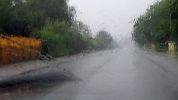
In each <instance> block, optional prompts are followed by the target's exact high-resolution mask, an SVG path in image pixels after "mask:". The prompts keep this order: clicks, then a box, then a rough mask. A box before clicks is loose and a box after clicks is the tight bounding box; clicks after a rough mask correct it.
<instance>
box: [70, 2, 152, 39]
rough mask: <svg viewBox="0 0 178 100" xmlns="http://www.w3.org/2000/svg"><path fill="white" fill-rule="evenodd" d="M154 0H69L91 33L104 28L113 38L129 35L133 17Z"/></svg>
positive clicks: (143, 10)
mask: <svg viewBox="0 0 178 100" xmlns="http://www.w3.org/2000/svg"><path fill="white" fill-rule="evenodd" d="M155 1H156V0H70V4H71V5H73V6H75V7H76V9H77V11H78V19H79V20H81V21H83V22H84V23H85V24H87V25H89V26H90V28H91V30H92V31H93V33H95V32H97V31H98V30H101V29H105V30H107V31H109V32H110V33H111V34H112V35H113V36H114V37H115V38H116V37H128V36H131V31H132V29H133V24H132V23H129V22H130V21H132V20H133V19H134V18H137V17H138V16H139V15H141V14H143V13H144V12H145V11H146V9H147V8H148V7H149V5H151V4H153V3H154V2H155Z"/></svg>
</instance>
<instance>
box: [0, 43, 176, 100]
mask: <svg viewBox="0 0 178 100" xmlns="http://www.w3.org/2000/svg"><path fill="white" fill-rule="evenodd" d="M0 100H178V63H177V61H176V60H175V59H172V58H169V57H167V56H166V55H161V54H157V53H154V52H148V51H143V50H141V49H139V48H137V47H135V46H128V47H122V48H120V49H115V50H107V51H100V52H96V53H91V54H86V55H84V56H80V57H78V58H76V59H75V60H72V61H69V62H64V63H59V64H55V63H54V64H51V66H47V67H44V68H41V69H37V70H32V71H29V72H25V73H22V74H20V75H17V76H14V78H11V79H7V80H5V81H1V82H0Z"/></svg>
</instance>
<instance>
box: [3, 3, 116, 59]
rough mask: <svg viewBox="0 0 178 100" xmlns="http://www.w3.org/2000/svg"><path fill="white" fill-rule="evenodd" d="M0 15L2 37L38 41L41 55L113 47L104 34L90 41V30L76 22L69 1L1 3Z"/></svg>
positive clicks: (105, 33) (109, 38) (109, 36)
mask: <svg viewBox="0 0 178 100" xmlns="http://www.w3.org/2000/svg"><path fill="white" fill-rule="evenodd" d="M0 12H1V13H0V33H1V34H4V35H20V36H26V37H34V38H40V39H42V40H43V41H44V48H43V49H44V50H43V53H44V54H49V55H52V56H55V57H59V56H64V55H69V54H74V53H79V52H81V51H83V50H101V49H108V48H112V47H113V46H114V45H113V44H114V40H113V39H112V37H111V35H110V34H109V32H107V31H105V30H101V31H99V32H98V33H97V35H96V37H93V36H92V35H91V31H90V29H89V27H88V26H87V25H85V24H84V23H82V22H80V21H77V20H76V10H75V8H74V7H71V6H69V4H68V0H0Z"/></svg>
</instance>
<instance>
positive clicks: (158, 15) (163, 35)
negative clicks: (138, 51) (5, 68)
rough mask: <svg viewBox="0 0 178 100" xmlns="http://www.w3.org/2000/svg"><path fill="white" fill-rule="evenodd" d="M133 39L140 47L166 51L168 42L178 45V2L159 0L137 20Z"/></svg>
mask: <svg viewBox="0 0 178 100" xmlns="http://www.w3.org/2000/svg"><path fill="white" fill-rule="evenodd" d="M133 38H134V40H135V41H136V42H137V43H138V44H139V45H140V46H146V47H149V46H150V45H153V44H154V45H155V47H156V50H158V51H164V50H166V49H167V48H166V45H167V42H168V41H174V42H175V43H176V44H177V43H178V0H159V1H157V2H156V3H154V4H153V5H151V6H150V7H149V8H148V9H147V12H146V13H145V14H144V15H141V16H140V17H139V18H137V19H135V24H134V31H133Z"/></svg>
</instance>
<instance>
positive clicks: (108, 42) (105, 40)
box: [93, 30, 114, 50]
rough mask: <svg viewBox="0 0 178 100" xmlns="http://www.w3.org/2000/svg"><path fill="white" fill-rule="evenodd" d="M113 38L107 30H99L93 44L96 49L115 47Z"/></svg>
mask: <svg viewBox="0 0 178 100" xmlns="http://www.w3.org/2000/svg"><path fill="white" fill-rule="evenodd" d="M113 43H114V41H113V39H112V37H111V35H110V34H109V33H108V32H107V31H104V30H102V31H99V32H98V34H97V35H96V37H95V38H94V39H93V46H94V48H96V49H99V50H100V49H106V48H112V47H113Z"/></svg>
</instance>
